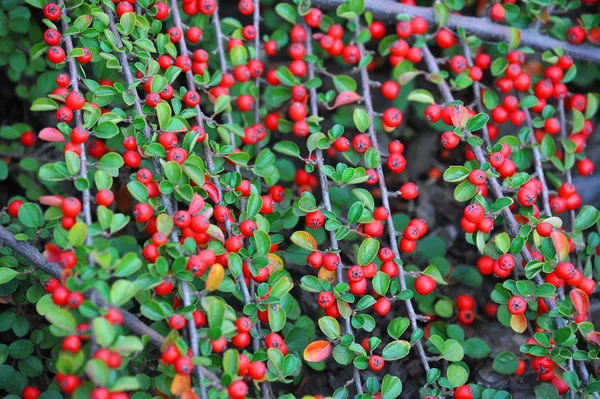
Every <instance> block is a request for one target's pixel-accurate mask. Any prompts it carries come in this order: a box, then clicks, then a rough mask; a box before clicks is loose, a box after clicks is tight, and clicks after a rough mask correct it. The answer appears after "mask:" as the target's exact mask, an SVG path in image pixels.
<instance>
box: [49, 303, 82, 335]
mask: <svg viewBox="0 0 600 399" xmlns="http://www.w3.org/2000/svg"><path fill="white" fill-rule="evenodd" d="M45 317H46V319H48V321H49V322H50V323H52V325H54V326H56V327H58V328H60V329H61V330H64V331H67V332H72V331H75V328H76V327H77V322H76V321H75V318H74V317H73V315H71V313H70V312H69V311H68V310H66V309H61V308H54V309H51V310H50V311H49V312H48V313H46V316H45Z"/></svg>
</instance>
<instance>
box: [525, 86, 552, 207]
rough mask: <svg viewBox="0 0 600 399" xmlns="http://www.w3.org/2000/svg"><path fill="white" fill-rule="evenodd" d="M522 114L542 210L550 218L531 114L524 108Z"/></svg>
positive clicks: (542, 168)
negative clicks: (526, 129) (539, 188)
mask: <svg viewBox="0 0 600 399" xmlns="http://www.w3.org/2000/svg"><path fill="white" fill-rule="evenodd" d="M521 98H522V96H521V95H519V99H521ZM523 112H525V122H526V123H527V127H528V128H529V142H530V143H531V150H532V152H533V164H534V166H535V173H536V175H537V179H538V180H539V182H540V183H541V185H542V207H543V209H544V213H545V214H546V215H547V216H552V209H550V200H549V198H548V185H547V184H546V177H545V175H544V167H543V166H542V156H541V154H540V150H539V148H538V146H537V144H538V143H537V140H536V139H535V131H534V129H533V121H532V120H531V113H530V112H529V109H528V108H525V107H523Z"/></svg>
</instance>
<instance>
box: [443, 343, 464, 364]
mask: <svg viewBox="0 0 600 399" xmlns="http://www.w3.org/2000/svg"><path fill="white" fill-rule="evenodd" d="M464 355H465V352H464V350H463V347H462V345H461V344H460V343H459V342H458V341H456V340H454V339H449V340H447V341H446V343H445V345H444V351H443V354H442V357H443V358H444V359H446V360H448V361H449V362H460V361H461V360H462V359H463V357H464Z"/></svg>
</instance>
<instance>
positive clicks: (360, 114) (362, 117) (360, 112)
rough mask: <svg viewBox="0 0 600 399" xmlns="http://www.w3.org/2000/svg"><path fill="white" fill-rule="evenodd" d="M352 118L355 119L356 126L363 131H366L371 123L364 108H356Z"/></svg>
mask: <svg viewBox="0 0 600 399" xmlns="http://www.w3.org/2000/svg"><path fill="white" fill-rule="evenodd" d="M352 120H353V121H354V125H356V128H357V129H358V130H360V131H361V132H365V131H366V130H367V129H368V128H369V126H370V125H371V121H370V119H369V115H368V114H367V112H366V111H365V110H364V109H362V108H356V109H355V110H354V113H353V114H352Z"/></svg>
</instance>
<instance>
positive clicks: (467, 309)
mask: <svg viewBox="0 0 600 399" xmlns="http://www.w3.org/2000/svg"><path fill="white" fill-rule="evenodd" d="M456 308H457V309H458V321H459V322H460V323H462V324H465V325H468V324H471V323H473V322H474V321H475V299H474V298H473V297H472V296H470V295H467V294H460V295H459V296H457V297H456Z"/></svg>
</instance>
